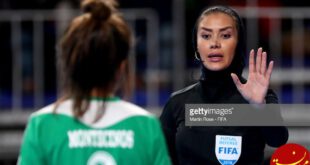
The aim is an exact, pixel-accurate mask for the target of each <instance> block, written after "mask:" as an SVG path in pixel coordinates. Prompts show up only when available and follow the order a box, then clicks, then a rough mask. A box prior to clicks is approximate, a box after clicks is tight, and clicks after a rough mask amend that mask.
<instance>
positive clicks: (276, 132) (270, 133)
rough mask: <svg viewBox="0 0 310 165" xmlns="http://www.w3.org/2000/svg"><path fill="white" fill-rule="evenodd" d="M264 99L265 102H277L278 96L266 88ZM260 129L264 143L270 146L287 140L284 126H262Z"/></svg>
mask: <svg viewBox="0 0 310 165" xmlns="http://www.w3.org/2000/svg"><path fill="white" fill-rule="evenodd" d="M265 100H266V104H278V97H277V95H276V94H275V93H274V92H273V91H272V90H268V92H267V94H266V97H265ZM279 113H280V110H279ZM279 116H281V114H279ZM261 131H262V134H263V136H264V138H265V141H266V143H267V144H268V145H269V146H271V147H279V146H281V145H283V144H285V143H286V142H287V140H288V136H289V135H288V130H287V128H286V127H284V126H277V127H275V126H273V127H262V128H261Z"/></svg>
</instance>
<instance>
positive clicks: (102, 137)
mask: <svg viewBox="0 0 310 165" xmlns="http://www.w3.org/2000/svg"><path fill="white" fill-rule="evenodd" d="M68 138H69V148H84V147H98V148H99V147H108V148H118V147H120V148H132V147H133V145H134V132H133V131H132V130H73V131H69V132H68Z"/></svg>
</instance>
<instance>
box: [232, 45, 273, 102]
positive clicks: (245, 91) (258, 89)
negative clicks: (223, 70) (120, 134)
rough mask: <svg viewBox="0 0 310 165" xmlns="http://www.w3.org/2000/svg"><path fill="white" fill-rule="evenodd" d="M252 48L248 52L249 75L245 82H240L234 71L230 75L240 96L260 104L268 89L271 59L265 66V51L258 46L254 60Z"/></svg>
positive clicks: (263, 100) (271, 65)
mask: <svg viewBox="0 0 310 165" xmlns="http://www.w3.org/2000/svg"><path fill="white" fill-rule="evenodd" d="M254 53H255V52H254V50H253V49H252V50H251V52H250V58H249V76H248V79H247V82H246V83H245V84H242V83H241V82H240V80H239V78H238V76H237V75H236V74H234V73H232V74H231V77H232V79H233V81H234V83H235V85H236V86H237V89H238V90H239V92H240V93H241V94H242V96H243V97H244V98H245V99H246V100H247V101H249V102H250V103H253V104H262V103H264V102H265V96H266V93H267V90H268V86H269V81H270V77H271V72H272V69H273V61H270V63H269V65H268V68H266V67H267V53H266V52H263V49H262V48H259V49H258V51H257V55H256V61H255V62H254Z"/></svg>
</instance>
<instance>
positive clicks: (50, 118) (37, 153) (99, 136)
mask: <svg viewBox="0 0 310 165" xmlns="http://www.w3.org/2000/svg"><path fill="white" fill-rule="evenodd" d="M116 6H117V4H116V2H115V1H113V0H83V1H82V4H81V7H82V9H83V11H84V14H82V15H80V16H78V17H76V18H75V19H74V20H73V21H72V22H71V24H70V25H69V27H68V29H67V31H66V32H65V34H64V36H63V37H62V39H61V42H60V45H59V50H60V55H59V56H58V57H57V58H58V62H59V66H60V71H61V72H60V73H61V74H62V75H61V76H62V78H61V80H63V81H64V83H63V84H64V88H63V92H64V93H63V96H62V97H61V98H60V99H58V100H57V101H56V102H55V103H53V104H51V105H49V106H47V107H44V108H42V109H40V110H39V111H37V112H35V113H33V114H32V115H31V117H30V119H29V121H28V124H27V128H26V130H25V133H24V138H23V142H22V146H21V150H20V156H19V160H18V164H19V165H43V164H44V165H45V164H48V165H124V164H126V165H127V164H128V165H144V164H145V165H170V158H169V156H168V153H167V148H166V142H165V139H164V136H163V133H162V130H161V126H160V124H159V121H158V119H157V118H156V117H155V116H153V115H151V114H149V113H148V112H147V111H145V110H144V109H142V108H140V107H138V106H136V105H134V104H132V103H129V102H126V101H124V100H122V99H120V98H118V97H116V93H117V94H122V92H124V93H125V94H126V91H130V89H129V88H130V87H131V84H130V82H131V81H130V80H131V79H130V76H129V75H130V74H129V73H130V71H129V69H130V68H129V65H128V62H129V61H128V54H129V50H130V47H131V45H132V44H131V42H132V34H131V31H130V28H129V26H128V25H127V23H126V22H125V21H124V19H123V18H122V16H121V14H120V13H119V12H118V10H117V9H116Z"/></svg>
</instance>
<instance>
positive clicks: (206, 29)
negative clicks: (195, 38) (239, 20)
mask: <svg viewBox="0 0 310 165" xmlns="http://www.w3.org/2000/svg"><path fill="white" fill-rule="evenodd" d="M201 29H202V30H204V31H207V32H213V29H210V28H207V27H201ZM228 29H233V27H232V26H226V27H223V28H220V29H219V31H220V32H222V31H226V30H228Z"/></svg>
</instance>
